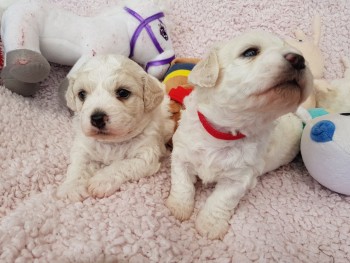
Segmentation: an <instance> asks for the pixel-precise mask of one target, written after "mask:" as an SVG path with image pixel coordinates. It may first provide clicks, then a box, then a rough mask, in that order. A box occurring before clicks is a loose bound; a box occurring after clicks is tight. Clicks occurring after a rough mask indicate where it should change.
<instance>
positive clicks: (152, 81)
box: [143, 74, 164, 112]
mask: <svg viewBox="0 0 350 263" xmlns="http://www.w3.org/2000/svg"><path fill="white" fill-rule="evenodd" d="M163 99H164V89H163V88H162V84H161V83H160V81H159V80H158V79H156V78H155V77H153V76H151V75H149V74H145V76H144V77H143V101H144V104H145V112H150V111H152V110H153V109H155V108H156V107H157V106H158V105H159V104H160V103H161V102H162V101H163Z"/></svg>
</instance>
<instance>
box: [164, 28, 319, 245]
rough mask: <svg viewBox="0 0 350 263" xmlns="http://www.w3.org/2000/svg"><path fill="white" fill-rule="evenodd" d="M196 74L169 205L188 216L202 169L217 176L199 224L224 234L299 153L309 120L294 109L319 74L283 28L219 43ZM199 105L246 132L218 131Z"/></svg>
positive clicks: (218, 121)
mask: <svg viewBox="0 0 350 263" xmlns="http://www.w3.org/2000/svg"><path fill="white" fill-rule="evenodd" d="M189 81H190V82H191V83H192V84H193V85H194V86H195V89H194V91H193V92H192V94H191V95H190V96H189V97H187V98H186V99H185V106H186V109H185V110H184V111H183V113H182V117H181V121H180V124H179V127H178V129H177V130H176V132H175V134H174V136H173V152H172V163H171V166H172V167H171V190H170V195H169V197H168V199H167V206H168V207H169V209H170V210H171V212H172V213H173V214H174V216H175V217H177V218H178V219H180V220H185V219H188V218H189V217H190V216H191V214H192V212H193V208H194V196H195V188H194V182H195V181H196V176H198V177H199V178H201V179H202V181H203V182H204V183H212V182H216V187H215V189H214V192H213V193H212V194H211V195H210V196H209V198H208V199H207V201H206V203H205V204H204V206H203V207H202V208H201V210H200V211H199V213H198V215H197V218H196V228H197V230H198V231H199V233H200V234H202V235H205V236H207V237H209V238H211V239H216V238H222V237H223V236H224V235H225V233H226V232H227V230H228V228H229V220H230V218H231V216H232V214H233V211H234V209H235V207H236V206H237V204H238V202H239V200H240V199H241V198H242V197H243V195H244V194H245V193H246V192H247V191H248V190H249V189H251V188H253V187H254V186H255V184H256V181H257V180H256V179H257V177H258V176H260V175H262V174H264V173H266V172H268V171H271V170H273V169H276V168H278V167H279V166H281V165H284V164H286V163H288V162H290V161H291V160H292V159H293V158H294V157H295V156H296V154H297V152H298V149H299V141H300V136H301V133H302V123H301V120H300V119H298V118H297V117H296V116H295V115H294V114H291V112H295V111H296V109H297V108H298V106H299V105H300V104H301V103H302V102H303V101H304V100H305V99H306V98H307V97H308V95H309V94H310V91H311V89H312V75H311V73H310V70H309V69H308V67H307V65H305V61H304V58H303V57H302V56H301V54H300V52H299V51H297V50H296V49H294V48H292V47H291V46H289V45H287V44H286V43H285V42H284V41H282V40H281V39H280V38H278V37H276V36H275V35H272V34H269V33H267V32H261V31H253V32H248V33H246V34H243V35H241V36H238V37H237V38H235V39H233V40H230V41H228V42H226V43H222V44H221V45H219V46H217V47H216V48H214V49H213V50H211V52H210V53H209V55H208V56H207V57H206V58H205V59H203V60H202V61H201V62H199V63H198V64H197V65H196V66H195V68H194V69H193V71H192V72H191V74H190V76H189ZM198 112H200V113H201V114H202V115H203V116H204V117H205V119H206V120H207V121H208V122H209V124H210V125H211V127H212V129H213V130H216V131H218V132H219V133H220V132H221V133H225V134H230V135H237V134H239V133H240V134H244V136H245V137H243V138H241V137H237V138H239V139H237V140H225V139H220V138H216V137H213V135H211V134H209V133H208V132H207V130H206V128H205V127H204V126H203V124H202V122H201V121H200V118H199V113H198ZM281 116H282V117H281Z"/></svg>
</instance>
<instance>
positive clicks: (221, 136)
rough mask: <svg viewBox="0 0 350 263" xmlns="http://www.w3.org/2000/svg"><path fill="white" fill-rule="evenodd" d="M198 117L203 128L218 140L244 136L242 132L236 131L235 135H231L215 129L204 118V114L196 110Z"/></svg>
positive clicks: (235, 138) (237, 138)
mask: <svg viewBox="0 0 350 263" xmlns="http://www.w3.org/2000/svg"><path fill="white" fill-rule="evenodd" d="M197 113H198V117H199V120H200V122H201V123H202V125H203V127H204V129H205V130H206V131H207V132H208V133H209V134H210V135H211V136H213V137H215V138H216V139H219V140H226V141H234V140H239V139H242V138H244V137H245V135H244V134H242V133H239V132H238V133H237V135H233V134H232V133H224V132H221V131H218V130H216V129H215V128H214V127H213V126H212V125H211V123H210V122H209V121H208V120H207V119H206V118H205V116H204V115H203V114H202V113H200V112H199V111H197Z"/></svg>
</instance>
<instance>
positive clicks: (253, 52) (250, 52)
mask: <svg viewBox="0 0 350 263" xmlns="http://www.w3.org/2000/svg"><path fill="white" fill-rule="evenodd" d="M258 54H259V49H258V48H248V49H247V50H246V51H244V52H243V53H242V56H243V57H246V58H250V57H255V56H257V55H258Z"/></svg>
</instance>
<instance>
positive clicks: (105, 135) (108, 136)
mask: <svg viewBox="0 0 350 263" xmlns="http://www.w3.org/2000/svg"><path fill="white" fill-rule="evenodd" d="M83 133H84V135H85V136H86V137H89V138H91V139H94V140H96V141H99V142H123V141H126V140H128V139H130V137H131V136H130V133H128V132H118V131H112V130H108V129H102V130H99V129H96V128H94V127H90V128H88V129H83Z"/></svg>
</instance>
